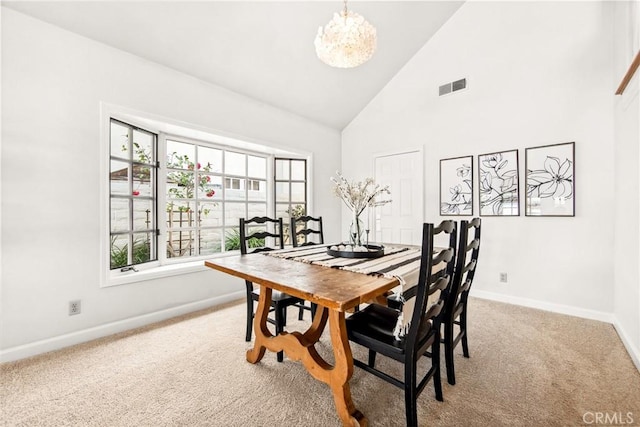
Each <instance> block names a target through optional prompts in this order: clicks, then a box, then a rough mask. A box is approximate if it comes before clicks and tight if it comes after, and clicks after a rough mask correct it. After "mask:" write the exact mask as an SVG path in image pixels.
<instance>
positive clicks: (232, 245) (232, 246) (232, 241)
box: [224, 227, 240, 251]
mask: <svg viewBox="0 0 640 427" xmlns="http://www.w3.org/2000/svg"><path fill="white" fill-rule="evenodd" d="M224 250H225V251H237V250H240V231H239V228H238V227H235V228H228V229H227V230H226V231H225V234H224Z"/></svg>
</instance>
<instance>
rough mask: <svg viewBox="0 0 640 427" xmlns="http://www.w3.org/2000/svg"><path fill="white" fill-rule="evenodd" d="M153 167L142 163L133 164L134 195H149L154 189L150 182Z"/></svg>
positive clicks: (153, 171)
mask: <svg viewBox="0 0 640 427" xmlns="http://www.w3.org/2000/svg"><path fill="white" fill-rule="evenodd" d="M154 173H155V168H151V167H149V166H142V165H133V191H132V193H131V194H133V195H134V196H147V197H150V196H151V195H152V192H153V191H154V189H153V187H152V185H151V183H152V182H153V179H152V178H153V174H154Z"/></svg>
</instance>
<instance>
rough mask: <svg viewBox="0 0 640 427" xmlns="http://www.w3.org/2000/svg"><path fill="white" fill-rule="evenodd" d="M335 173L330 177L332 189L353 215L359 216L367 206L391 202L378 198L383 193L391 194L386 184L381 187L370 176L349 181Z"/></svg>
mask: <svg viewBox="0 0 640 427" xmlns="http://www.w3.org/2000/svg"><path fill="white" fill-rule="evenodd" d="M336 175H337V178H334V177H331V181H333V183H334V184H335V187H334V189H333V191H334V192H335V194H336V195H337V196H338V197H340V198H341V199H342V201H343V202H344V204H345V205H347V207H348V208H349V209H350V210H351V211H353V213H354V215H355V216H359V215H360V214H361V213H362V211H364V210H365V208H367V207H375V206H382V205H386V204H387V203H390V202H391V200H378V198H379V197H380V196H381V195H383V194H391V192H390V191H389V186H388V185H386V186H384V187H381V186H380V185H379V184H375V183H374V181H373V179H372V178H367V179H365V180H364V181H358V182H355V181H352V182H349V181H347V180H346V179H345V177H344V176H342V174H341V173H340V172H336Z"/></svg>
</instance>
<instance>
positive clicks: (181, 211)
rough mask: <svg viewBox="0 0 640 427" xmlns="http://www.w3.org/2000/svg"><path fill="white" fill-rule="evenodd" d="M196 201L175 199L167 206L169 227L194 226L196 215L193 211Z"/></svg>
mask: <svg viewBox="0 0 640 427" xmlns="http://www.w3.org/2000/svg"><path fill="white" fill-rule="evenodd" d="M194 210H195V202H181V201H174V202H171V203H169V206H167V226H168V227H169V228H184V227H194V226H195V220H196V217H195V216H194V214H193V212H194Z"/></svg>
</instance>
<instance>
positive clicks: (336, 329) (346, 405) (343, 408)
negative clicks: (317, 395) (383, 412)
mask: <svg viewBox="0 0 640 427" xmlns="http://www.w3.org/2000/svg"><path fill="white" fill-rule="evenodd" d="M329 331H330V332H331V345H332V347H333V354H334V356H335V365H334V367H333V369H332V370H331V374H330V377H329V383H328V384H329V386H330V387H331V391H332V392H333V400H334V402H335V404H336V409H337V411H338V415H339V416H340V419H341V420H342V424H343V425H345V426H354V427H355V426H367V425H368V422H367V419H366V418H365V416H364V415H363V414H362V412H360V411H358V410H357V409H356V407H355V405H354V404H353V400H351V389H350V388H349V379H350V378H351V376H352V375H353V356H352V355H351V347H350V346H349V339H348V338H347V325H346V323H345V317H344V312H341V311H335V310H330V311H329Z"/></svg>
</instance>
